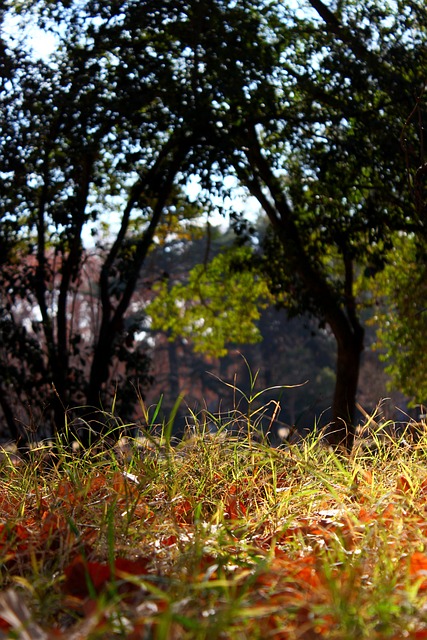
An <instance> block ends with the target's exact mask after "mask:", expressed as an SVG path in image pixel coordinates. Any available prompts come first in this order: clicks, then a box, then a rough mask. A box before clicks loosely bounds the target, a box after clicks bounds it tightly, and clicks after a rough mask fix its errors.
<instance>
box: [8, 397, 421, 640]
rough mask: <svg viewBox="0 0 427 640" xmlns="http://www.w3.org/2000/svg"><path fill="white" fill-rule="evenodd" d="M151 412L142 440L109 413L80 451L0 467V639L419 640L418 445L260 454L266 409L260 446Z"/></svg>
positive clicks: (379, 432)
mask: <svg viewBox="0 0 427 640" xmlns="http://www.w3.org/2000/svg"><path fill="white" fill-rule="evenodd" d="M153 413H155V411H154V412H152V413H151V422H150V423H149V424H148V427H149V428H148V429H147V431H146V433H142V434H141V437H139V438H136V439H131V438H121V439H119V442H118V443H117V439H118V436H121V435H122V432H123V431H124V425H122V424H121V423H120V421H119V420H116V421H115V422H114V420H113V417H112V416H111V421H110V424H112V429H117V433H114V432H113V431H111V432H110V433H109V434H108V436H107V437H106V439H105V442H101V443H97V445H96V447H95V446H94V447H93V448H92V449H91V450H89V451H82V450H80V451H74V452H73V451H72V450H71V449H69V448H68V447H66V446H65V445H64V444H63V443H62V442H61V440H59V441H58V442H56V443H54V444H55V446H54V447H53V448H52V447H50V446H49V447H48V446H47V445H46V446H44V445H43V444H40V445H39V447H37V448H36V449H34V450H33V451H31V453H30V454H29V456H28V459H27V460H26V461H25V462H24V461H23V462H19V463H18V462H17V460H16V458H15V456H14V455H12V454H11V453H10V452H9V453H7V452H5V454H4V458H3V461H2V463H1V469H0V517H1V521H0V524H1V529H0V553H1V560H2V569H1V574H0V581H1V594H0V617H1V620H3V622H1V620H0V638H1V637H15V636H16V635H17V636H19V633H20V629H19V625H20V624H22V625H24V627H27V628H28V629H31V628H32V629H33V635H36V632H34V628H35V629H36V630H38V631H37V633H39V634H41V633H43V632H46V633H53V632H54V633H55V634H56V636H55V637H64V638H65V637H67V638H69V637H75V638H77V637H88V638H129V639H130V640H132V639H136V638H160V639H162V638H164V639H167V638H206V639H208V638H209V639H211V638H232V639H234V638H236V639H240V638H269V637H271V638H283V639H288V638H289V639H293V638H295V639H297V638H306V639H308V638H321V637H325V638H366V639H368V638H378V639H380V638H414V639H415V638H416V639H419V638H423V637H427V617H426V615H425V611H426V607H427V577H426V575H427V574H426V572H427V551H426V542H427V518H426V507H425V498H426V495H427V469H426V458H427V437H426V436H425V435H424V434H418V435H417V439H416V441H415V442H409V440H408V438H406V439H405V438H403V437H391V435H390V433H392V430H391V429H385V428H384V426H383V425H382V426H381V428H378V429H377V427H378V425H376V426H375V425H374V426H375V428H374V429H372V430H371V433H370V436H369V438H370V439H369V440H368V441H365V442H364V443H362V442H358V443H356V446H355V449H354V451H353V453H352V455H350V456H346V455H344V454H342V452H338V453H336V452H334V451H332V450H330V449H329V448H328V447H327V446H325V444H324V443H323V441H322V439H321V434H314V435H310V436H309V437H307V438H306V439H305V440H302V441H301V442H299V443H298V444H294V445H286V446H284V447H282V448H279V449H273V448H271V447H269V446H268V444H267V443H266V442H265V440H264V439H263V437H261V436H260V434H259V431H260V430H259V428H258V424H257V416H259V415H260V413H261V410H260V411H257V412H254V414H253V415H254V418H253V419H254V421H255V429H254V432H253V433H251V432H250V429H251V424H250V421H249V422H248V421H247V420H246V421H244V419H243V418H244V416H242V414H241V413H240V412H239V410H238V409H237V410H236V412H235V413H234V414H233V412H231V413H229V414H227V416H224V419H221V416H210V415H209V414H207V413H206V412H202V413H201V414H200V415H196V414H192V415H189V424H190V423H191V428H189V430H188V433H187V435H186V436H185V437H184V438H183V440H182V441H180V442H174V441H173V439H172V437H171V433H172V431H171V425H170V423H168V424H165V425H156V424H155V420H153ZM106 417H107V418H108V416H103V419H105V418H106ZM213 420H216V426H217V431H216V432H212V430H211V428H210V427H209V425H210V424H211V423H212V421H213ZM242 423H243V428H242ZM154 427H156V428H157V429H155V428H154ZM154 434H155V435H154ZM406 435H407V434H406ZM115 442H116V444H114V443H115ZM31 625H33V626H31ZM34 625H35V627H34ZM43 630H44V631H43ZM21 631H22V630H21ZM13 634H15V636H13Z"/></svg>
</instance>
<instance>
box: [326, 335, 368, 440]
mask: <svg viewBox="0 0 427 640" xmlns="http://www.w3.org/2000/svg"><path fill="white" fill-rule="evenodd" d="M363 336H364V331H363V328H362V327H361V326H360V325H359V326H357V327H356V329H355V330H353V331H351V332H349V335H347V336H346V337H345V338H342V337H339V336H337V335H336V336H335V337H336V339H337V347H338V349H337V363H336V380H335V390H334V398H333V403H332V421H331V423H330V425H329V426H328V429H327V433H326V440H327V442H328V443H329V444H331V445H333V446H340V447H343V448H344V449H346V450H347V451H351V448H352V446H353V441H354V433H355V424H354V417H355V405H356V393H357V384H358V380H359V370H360V358H361V353H362V350H363Z"/></svg>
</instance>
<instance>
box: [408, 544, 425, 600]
mask: <svg viewBox="0 0 427 640" xmlns="http://www.w3.org/2000/svg"><path fill="white" fill-rule="evenodd" d="M409 575H410V576H412V577H413V578H421V577H423V576H425V577H426V579H425V580H423V581H422V582H421V584H420V587H419V588H420V590H423V591H424V590H426V589H427V556H426V555H425V554H424V553H421V552H420V551H415V552H414V553H413V554H412V556H411V559H410V562H409Z"/></svg>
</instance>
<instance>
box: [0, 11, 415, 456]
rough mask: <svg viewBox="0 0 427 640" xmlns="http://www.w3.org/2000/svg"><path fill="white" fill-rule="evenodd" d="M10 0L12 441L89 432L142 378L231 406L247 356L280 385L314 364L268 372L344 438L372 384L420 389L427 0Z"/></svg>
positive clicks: (286, 408) (396, 400) (8, 336)
mask: <svg viewBox="0 0 427 640" xmlns="http://www.w3.org/2000/svg"><path fill="white" fill-rule="evenodd" d="M0 19H1V24H2V27H3V28H2V38H1V41H0V56H1V74H0V77H1V86H0V92H1V93H0V99H1V106H2V109H1V115H0V127H1V134H0V144H1V163H2V164H1V166H0V176H1V179H2V183H3V188H2V195H1V198H0V207H1V210H0V215H1V227H0V248H1V251H0V261H1V275H0V305H1V308H0V333H1V354H0V408H1V412H2V418H1V419H2V423H1V429H2V434H3V435H4V436H5V437H8V436H12V437H13V438H15V439H16V440H21V441H22V440H26V439H28V437H29V436H30V435H31V436H34V435H35V436H36V437H37V438H40V437H46V436H49V435H52V434H53V433H57V432H60V433H61V432H63V431H64V428H65V424H66V422H65V419H64V413H66V412H68V414H67V420H71V424H72V425H74V426H75V430H76V432H77V434H78V435H79V437H80V439H82V440H83V443H84V440H85V438H87V437H88V436H87V434H88V432H87V431H83V432H81V431H79V428H80V426H81V425H82V424H86V425H87V424H89V425H90V426H91V429H92V431H91V433H92V435H95V436H96V435H99V434H101V433H102V432H103V431H104V430H105V429H107V428H108V425H105V424H103V423H102V422H101V421H100V420H99V417H98V414H97V410H98V409H99V408H101V407H102V408H104V409H107V410H108V411H109V410H110V409H111V408H112V407H114V412H117V415H119V416H120V417H121V419H122V420H123V421H124V422H126V421H128V420H129V421H132V422H137V421H138V419H141V420H142V418H143V416H142V415H141V413H139V412H140V406H141V405H140V399H141V397H144V399H145V402H146V403H147V404H148V405H150V404H151V403H153V404H154V405H156V404H157V401H158V398H159V397H160V396H161V395H162V396H163V401H162V411H164V412H165V415H169V414H170V412H171V411H172V410H173V407H174V405H175V402H176V400H177V398H179V396H180V394H184V395H185V398H186V402H187V403H188V405H189V406H190V407H191V408H192V409H193V410H195V411H199V410H203V409H204V408H206V409H207V410H209V411H210V412H213V413H215V412H216V411H217V410H218V409H219V408H221V410H224V409H225V411H227V410H228V408H229V407H230V406H232V404H233V402H234V401H235V399H234V398H233V393H235V392H233V390H232V389H231V388H230V387H227V384H224V382H221V380H222V381H226V382H232V383H234V382H236V384H237V386H239V387H241V388H243V389H247V388H248V383H249V380H248V370H247V366H246V363H245V360H244V358H242V355H241V354H243V355H244V357H245V358H246V360H247V362H248V363H249V366H250V368H251V370H252V371H257V370H259V371H260V374H259V377H258V380H257V384H259V385H261V386H265V387H270V386H279V387H280V386H283V385H301V384H302V383H305V382H306V381H307V382H306V384H304V385H303V386H299V387H296V388H285V389H281V390H277V389H276V390H275V391H274V395H272V396H271V397H274V398H276V399H277V398H279V399H280V402H281V405H282V414H281V415H280V416H277V417H278V420H279V422H280V421H281V422H284V423H291V424H292V423H296V424H297V426H298V428H301V429H304V428H307V427H308V428H310V427H311V426H312V425H313V423H314V422H315V420H318V419H319V417H320V416H322V418H321V419H322V420H323V423H324V424H327V423H330V425H331V426H330V428H329V431H328V439H329V441H330V442H331V443H332V444H337V443H343V444H344V445H345V446H346V447H347V448H351V445H352V442H353V437H354V426H355V424H356V422H357V415H356V400H357V401H358V402H359V404H360V405H361V406H362V407H363V408H365V409H366V411H368V412H369V411H371V410H372V409H373V408H374V407H375V405H376V404H377V403H378V401H379V400H380V399H381V398H383V397H384V396H390V395H391V398H392V401H391V403H390V405H389V408H388V409H387V411H393V407H395V406H399V407H401V409H403V410H406V403H407V401H408V400H410V401H411V402H412V403H413V404H415V405H417V404H420V403H422V402H423V401H424V400H425V394H426V382H425V373H424V372H425V366H424V359H425V355H424V353H425V341H424V336H425V328H426V326H425V325H426V317H427V316H426V314H425V313H424V310H425V303H424V290H425V268H426V267H425V265H426V260H425V242H426V231H425V229H426V205H425V187H424V182H425V175H426V173H427V165H426V162H425V148H424V125H423V118H424V112H425V94H424V89H425V82H426V68H427V65H426V54H427V47H426V26H427V15H426V11H425V7H424V5H423V3H422V2H416V1H412V2H405V3H402V2H399V1H396V2H394V1H393V2H388V3H384V2H381V3H379V2H375V1H367V0H364V1H362V2H353V1H348V2H345V3H343V2H340V1H338V2H331V3H329V4H328V5H326V4H325V3H323V2H321V1H320V0H308V1H307V2H303V3H300V4H299V5H295V4H294V3H287V2H263V1H244V2H239V3H234V2H226V1H222V0H215V1H212V2H210V3H209V4H208V5H206V4H205V3H201V2H198V1H196V0H195V1H194V2H184V1H179V0H177V1H173V0H170V1H164V2H162V3H159V2H150V1H147V2H142V3H141V2H127V1H124V0H123V1H117V2H111V3H109V2H102V3H98V2H96V1H89V2H85V3H83V4H82V3H80V2H76V3H73V2H53V3H52V2H49V3H47V2H43V1H37V0H34V1H31V0H30V1H23V2H9V3H7V4H6V8H5V9H4V10H2V12H1V14H0ZM11 25H13V29H11ZM35 25H38V29H39V30H41V31H37V33H38V37H41V35H40V34H41V33H43V34H46V37H48V35H49V37H50V38H52V42H54V47H53V50H52V52H51V53H50V54H49V55H45V56H43V57H40V56H38V55H37V53H36V51H35V50H34V48H33V47H32V45H31V37H29V35H28V34H31V30H33V29H34V28H35ZM33 33H34V31H33ZM254 211H255V212H256V213H257V214H258V215H257V216H255V215H254ZM221 212H222V213H223V214H224V220H228V221H229V226H230V230H224V229H222V230H219V229H218V228H216V227H215V226H214V224H213V223H212V222H211V220H212V216H214V220H217V219H218V213H221ZM231 232H232V233H231ZM289 317H290V318H291V319H289ZM257 341H258V342H257ZM374 342H375V343H377V346H378V349H379V351H376V352H374V351H372V349H371V346H372V344H373V343H374ZM245 343H253V344H251V346H245ZM378 353H382V354H383V356H384V357H385V358H386V361H387V364H388V368H387V372H384V369H383V365H382V364H380V361H379V359H378ZM387 375H388V376H389V377H390V381H391V389H392V392H391V391H390V388H389V389H386V380H387ZM272 393H273V392H272ZM263 400H264V401H266V400H268V398H266V397H264V399H263ZM79 407H80V408H79ZM390 407H391V408H390ZM329 408H330V411H329ZM64 410H65V411H64ZM187 413H188V412H187ZM388 415H390V414H388ZM393 417H397V418H398V416H396V415H395V414H394V415H393ZM177 424H178V423H177ZM85 434H86V435H85Z"/></svg>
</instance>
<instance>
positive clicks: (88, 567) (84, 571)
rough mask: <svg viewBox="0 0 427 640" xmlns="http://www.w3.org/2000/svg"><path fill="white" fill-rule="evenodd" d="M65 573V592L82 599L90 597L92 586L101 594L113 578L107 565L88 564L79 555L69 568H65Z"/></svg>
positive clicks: (98, 563) (99, 563)
mask: <svg viewBox="0 0 427 640" xmlns="http://www.w3.org/2000/svg"><path fill="white" fill-rule="evenodd" d="M64 573H65V582H64V585H63V590H64V592H65V593H67V594H68V595H71V596H74V597H76V598H82V599H83V598H87V597H88V596H89V595H90V591H91V589H90V585H92V587H93V589H94V591H95V592H96V593H100V592H101V591H102V589H103V588H104V586H105V584H106V582H108V580H109V579H110V578H111V570H110V567H109V566H108V565H107V564H105V563H101V562H88V561H87V560H86V559H85V558H83V556H81V555H78V556H77V557H76V558H75V559H74V560H73V561H72V562H71V564H69V565H68V567H65V569H64Z"/></svg>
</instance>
